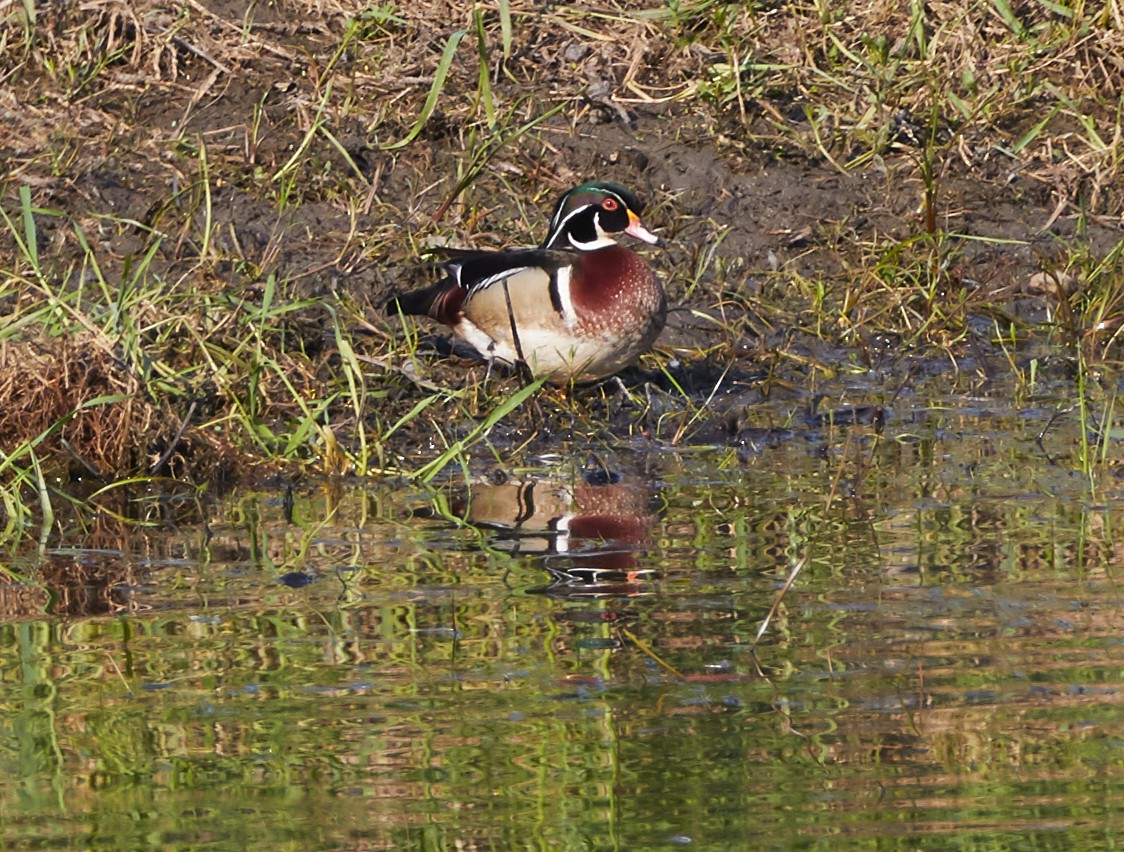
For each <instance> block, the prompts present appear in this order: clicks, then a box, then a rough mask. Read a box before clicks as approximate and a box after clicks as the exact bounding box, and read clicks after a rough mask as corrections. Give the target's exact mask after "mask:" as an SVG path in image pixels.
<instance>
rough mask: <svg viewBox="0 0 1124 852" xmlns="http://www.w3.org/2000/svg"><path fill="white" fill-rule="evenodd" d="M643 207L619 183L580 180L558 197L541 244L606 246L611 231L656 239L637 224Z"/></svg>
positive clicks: (554, 245) (610, 237)
mask: <svg viewBox="0 0 1124 852" xmlns="http://www.w3.org/2000/svg"><path fill="white" fill-rule="evenodd" d="M642 209H643V205H642V204H641V203H640V199H638V198H637V197H636V196H635V195H634V194H633V193H632V192H631V191H630V190H628V189H626V188H625V187H623V186H621V185H620V184H616V183H610V182H609V181H589V182H588V183H583V184H581V185H580V186H576V187H574V188H573V189H571V190H570V191H568V192H566V193H565V194H564V195H563V196H562V197H561V198H560V199H558V204H557V205H555V208H554V215H553V216H551V219H550V230H549V232H548V234H547V238H546V240H544V241H543V244H542V247H543V248H572V249H578V250H584V251H589V250H593V249H598V248H605V247H607V246H610V245H612V244H613V243H614V242H615V241H614V240H613V238H612V236H610V235H611V234H617V233H622V232H623V233H627V234H631V235H632V236H634V237H636V238H637V239H640V240H643V241H644V242H648V243H655V242H658V239H657V238H656V236H655V235H654V234H652V233H651V232H650V231H648V230H647V229H646V228H645V227H644V226H643V225H642V224H641V223H640V212H641V210H642Z"/></svg>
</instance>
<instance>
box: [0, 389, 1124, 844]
mask: <svg viewBox="0 0 1124 852" xmlns="http://www.w3.org/2000/svg"><path fill="white" fill-rule="evenodd" d="M1004 398H1007V399H1009V398H1010V395H1007V396H1005V397H1004ZM1063 404H1064V400H1062V399H1058V400H1053V399H1051V398H1049V396H1048V395H1047V396H1042V397H1040V398H1037V399H1035V400H1033V401H1031V402H1028V403H1027V404H1026V405H1025V406H1022V407H1019V408H1016V407H1014V406H1011V405H1009V404H1006V403H998V402H996V401H995V400H994V399H988V398H986V397H968V396H957V397H945V398H943V399H941V401H940V403H939V404H937V403H934V402H931V401H927V402H921V401H919V400H918V399H911V400H898V401H895V402H894V403H893V404H891V405H889V406H888V408H887V410H886V411H885V416H886V422H885V425H884V427H883V428H881V430H880V431H879V429H878V425H879V424H878V423H877V422H875V418H869V417H865V416H862V417H855V416H854V415H853V414H852V415H848V417H844V418H842V422H852V423H853V424H854V425H851V426H840V425H839V423H840V421H839V419H837V420H836V422H835V423H832V422H831V421H830V418H828V419H823V418H821V419H820V420H817V421H807V422H801V423H799V424H794V422H793V421H792V420H789V421H788V422H783V423H776V424H774V428H761V429H757V430H750V429H747V430H745V432H744V433H743V434H741V435H740V436H739V437H737V439H736V440H733V439H731V441H730V442H729V443H728V444H726V445H722V446H707V447H693V448H689V449H675V448H672V447H669V446H667V445H664V444H659V445H656V444H653V445H651V446H646V447H638V446H635V445H633V446H631V447H630V448H629V449H628V450H622V451H620V452H619V453H616V454H610V455H606V454H604V453H602V454H599V456H597V457H594V456H592V455H591V456H590V457H589V458H588V459H586V458H584V457H581V458H579V459H578V460H577V461H575V460H574V459H565V460H559V459H556V458H545V459H531V460H529V463H528V465H527V466H526V468H525V469H520V470H516V471H506V472H505V473H504V474H503V475H498V474H496V473H494V472H492V473H489V472H488V471H487V470H484V469H483V468H482V470H481V475H480V477H479V478H478V479H475V480H474V481H473V482H472V484H471V487H469V488H465V487H464V482H463V480H461V481H457V480H456V478H455V477H452V478H450V480H449V481H448V482H446V483H445V484H444V485H443V486H441V487H439V488H437V489H436V490H429V491H427V490H423V489H420V488H417V487H414V486H411V485H409V484H407V483H404V482H389V481H353V482H347V483H334V484H331V485H325V486H323V487H320V488H317V489H315V490H312V491H307V492H304V493H299V492H298V493H295V494H293V495H291V498H290V496H289V495H286V494H280V493H236V494H232V495H228V496H226V497H224V498H222V499H221V500H219V501H217V502H216V504H215V505H214V506H212V507H211V508H210V509H209V512H210V522H209V524H208V525H207V526H206V527H205V528H204V527H183V528H178V529H174V530H173V529H166V528H164V529H160V530H158V531H153V532H150V533H147V534H142V533H137V534H134V535H133V536H132V537H131V538H130V539H129V544H128V546H125V547H123V546H121V544H120V541H119V540H117V541H115V542H114V546H112V547H106V546H103V545H104V542H101V543H99V542H98V541H97V540H96V535H94V533H93V532H91V533H90V534H88V535H87V536H86V537H85V538H84V539H82V540H81V546H79V545H78V544H76V543H75V542H76V541H78V539H77V538H76V539H75V540H74V541H69V542H61V543H58V545H57V546H52V547H51V548H50V549H49V551H48V552H46V553H45V554H44V555H43V556H42V557H38V558H31V557H27V558H23V559H17V560H14V561H13V562H12V563H11V564H10V567H11V568H12V569H13V570H15V571H18V572H20V573H23V574H28V575H30V576H33V577H37V578H41V579H39V580H37V581H36V582H31V583H27V584H22V585H15V584H13V585H9V586H7V587H5V588H4V589H3V590H2V593H3V597H2V598H0V603H2V605H3V607H4V611H5V613H6V618H5V620H4V622H3V624H2V626H0V630H2V631H3V638H4V641H3V643H2V646H0V648H2V650H0V655H2V656H0V675H2V681H0V701H2V702H3V706H4V709H5V712H4V713H3V717H2V719H3V721H2V723H0V724H2V725H3V726H4V736H3V738H2V739H0V743H2V745H0V760H2V762H3V770H4V771H3V773H2V775H0V812H2V813H3V814H4V819H3V828H2V835H0V837H2V842H3V845H4V846H6V847H17V846H20V847H54V846H76V847H114V848H138V847H143V846H162V847H167V848H200V847H207V848H250V847H254V846H259V847H265V848H299V849H312V848H316V849H324V848H341V849H342V848H348V849H350V848H397V849H409V848H418V849H422V848H424V849H442V848H453V847H457V848H460V847H466V846H473V847H474V848H527V847H536V848H538V847H542V848H559V849H593V848H597V849H601V848H616V849H636V848H648V847H669V846H677V845H694V846H696V847H697V848H708V849H711V848H729V849H744V848H790V847H796V846H799V847H827V846H828V845H829V844H832V845H835V844H838V843H840V842H845V841H847V840H852V839H853V842H854V843H855V844H860V843H861V844H864V845H865V844H874V843H877V844H879V845H880V847H882V848H899V847H900V848H926V849H930V848H945V847H956V848H965V847H973V848H974V847H976V846H987V847H989V848H991V847H994V848H1094V847H1105V846H1111V845H1113V844H1114V843H1115V838H1116V834H1115V832H1116V831H1117V830H1119V828H1120V823H1121V817H1120V816H1119V814H1120V813H1121V806H1122V805H1124V723H1122V721H1121V719H1122V718H1124V714H1122V712H1121V709H1122V708H1121V704H1122V701H1124V692H1122V689H1124V674H1122V671H1124V648H1122V647H1121V639H1120V633H1121V630H1120V627H1121V615H1122V613H1121V605H1120V603H1121V591H1120V588H1119V586H1118V578H1117V571H1116V568H1117V564H1118V563H1119V560H1120V555H1119V554H1120V553H1121V548H1122V546H1124V545H1122V544H1121V542H1120V541H1119V540H1118V539H1117V536H1116V532H1117V530H1118V529H1119V528H1120V526H1121V524H1122V523H1124V488H1122V487H1121V483H1120V480H1119V479H1118V478H1117V477H1116V476H1115V473H1116V471H1115V469H1114V468H1113V467H1112V465H1111V463H1108V462H1102V463H1101V464H1099V465H1098V467H1097V470H1096V473H1095V477H1094V479H1093V480H1092V487H1091V482H1090V478H1089V477H1088V476H1086V475H1085V474H1084V473H1082V472H1081V466H1080V464H1079V463H1078V461H1077V452H1078V445H1079V442H1080V437H1081V431H1080V427H1079V425H1078V422H1077V417H1076V415H1075V414H1073V413H1070V414H1066V415H1064V416H1061V417H1057V418H1055V417H1054V415H1055V412H1057V411H1059V410H1060V409H1061V408H1062V407H1063ZM765 419H768V418H767V417H766V418H765ZM1047 426H1049V428H1047ZM1044 429H1045V430H1046V434H1045V435H1041V433H1042V432H1043V430H1044ZM756 439H760V440H756ZM1109 450H1110V455H1111V454H1112V452H1113V451H1114V450H1115V447H1110V448H1109ZM91 545H97V546H91ZM796 566H802V567H801V570H800V571H799V573H798V574H797V575H796V577H795V580H794V581H793V583H792V586H791V588H789V589H788V590H787V591H786V592H784V594H783V595H781V592H782V589H783V588H784V584H785V581H786V578H788V577H789V575H790V573H791V572H793V570H794V568H795V567H796ZM76 577H81V578H85V579H82V580H75V578H76ZM99 577H102V578H104V577H111V578H112V581H111V582H110V584H109V585H105V584H104V583H103V582H99V580H98V578H99ZM778 597H780V603H779V605H778V606H777V607H776V609H775V611H774V612H772V614H771V618H770V617H769V616H770V610H771V607H773V604H774V601H776V600H777V599H778ZM767 618H768V619H769V620H768V623H767V625H766V626H765V629H764V631H763V632H762V634H761V638H760V641H759V642H757V643H756V645H755V639H756V637H757V635H758V633H759V630H760V629H761V627H762V624H763V622H765V620H766V619H767Z"/></svg>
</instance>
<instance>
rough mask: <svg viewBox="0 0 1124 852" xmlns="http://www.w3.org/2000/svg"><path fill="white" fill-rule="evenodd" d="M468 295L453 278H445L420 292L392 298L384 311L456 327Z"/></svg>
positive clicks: (416, 291)
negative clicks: (423, 318) (424, 318)
mask: <svg viewBox="0 0 1124 852" xmlns="http://www.w3.org/2000/svg"><path fill="white" fill-rule="evenodd" d="M466 293H467V291H466V290H465V289H464V288H463V287H461V286H460V285H459V284H457V283H456V282H455V281H454V280H452V279H451V278H443V279H442V280H440V281H438V282H437V283H436V284H431V285H430V286H428V287H423V288H422V289H420V290H411V291H410V292H409V293H398V294H396V295H394V296H391V297H390V298H389V299H388V300H387V302H386V305H385V306H384V308H383V309H384V310H385V311H386V312H387V313H388V314H392V315H393V314H397V313H402V314H406V315H407V316H418V317H430V318H431V319H435V320H437V321H438V322H443V323H445V324H446V325H456V324H457V322H458V321H459V320H460V312H461V303H462V302H464V297H465V295H466Z"/></svg>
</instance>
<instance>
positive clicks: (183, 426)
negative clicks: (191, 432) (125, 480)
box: [148, 400, 195, 475]
mask: <svg viewBox="0 0 1124 852" xmlns="http://www.w3.org/2000/svg"><path fill="white" fill-rule="evenodd" d="M193 414H195V400H192V401H191V405H189V406H188V407H187V414H186V415H185V416H184V418H183V420H181V421H180V428H179V429H177V430H176V435H175V437H174V438H172V440H171V443H169V444H168V449H166V450H164V453H163V455H161V456H160V459H159V461H157V462H156V463H155V464H153V465H151V466H150V467H149V468H148V472H149V475H154V474H155V473H156V472H157V471H158V470H160V468H162V467H163V466H164V465H166V464H167V463H168V459H170V458H171V457H172V453H174V452H175V451H176V447H178V446H179V443H180V440H181V439H182V438H183V433H184V432H186V431H187V425H188V424H189V423H190V422H191V416H192V415H193Z"/></svg>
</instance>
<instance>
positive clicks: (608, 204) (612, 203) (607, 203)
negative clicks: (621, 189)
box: [601, 198, 621, 213]
mask: <svg viewBox="0 0 1124 852" xmlns="http://www.w3.org/2000/svg"><path fill="white" fill-rule="evenodd" d="M620 206H621V205H620V202H619V201H617V199H615V198H606V199H605V200H604V201H602V202H601V209H602V210H605V211H607V212H609V213H612V212H613V211H614V210H616V209H617V208H619V207H620Z"/></svg>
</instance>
